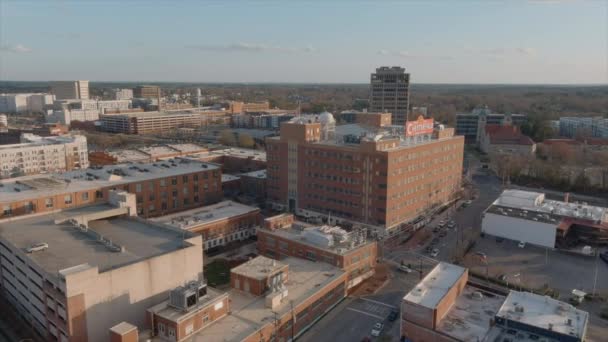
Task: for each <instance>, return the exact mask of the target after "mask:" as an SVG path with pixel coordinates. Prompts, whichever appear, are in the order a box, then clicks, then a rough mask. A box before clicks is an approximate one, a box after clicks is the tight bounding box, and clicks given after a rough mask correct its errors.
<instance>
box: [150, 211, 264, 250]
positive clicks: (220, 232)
mask: <svg viewBox="0 0 608 342" xmlns="http://www.w3.org/2000/svg"><path fill="white" fill-rule="evenodd" d="M154 221H157V222H161V223H163V224H165V225H168V226H171V227H175V228H178V229H184V230H187V231H189V232H192V233H196V234H200V235H202V236H203V243H204V248H205V251H208V250H212V249H214V248H217V247H220V246H225V245H227V244H229V243H231V242H236V241H243V240H246V239H248V238H250V237H252V236H255V235H256V229H257V228H258V227H259V225H260V221H261V215H260V208H256V207H250V206H248V205H244V204H241V203H237V202H233V201H222V202H219V203H216V204H212V205H209V206H206V207H202V208H196V209H192V210H188V211H182V212H179V213H177V214H173V215H167V216H161V217H158V218H156V219H154Z"/></svg>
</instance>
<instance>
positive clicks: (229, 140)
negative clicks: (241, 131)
mask: <svg viewBox="0 0 608 342" xmlns="http://www.w3.org/2000/svg"><path fill="white" fill-rule="evenodd" d="M218 141H219V142H220V144H222V145H228V146H236V138H235V137H234V132H232V131H231V130H229V129H226V130H223V131H222V132H221V133H220V137H219V139H218Z"/></svg>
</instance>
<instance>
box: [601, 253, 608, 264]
mask: <svg viewBox="0 0 608 342" xmlns="http://www.w3.org/2000/svg"><path fill="white" fill-rule="evenodd" d="M600 259H602V260H603V261H604V262H605V263H608V252H603V253H600Z"/></svg>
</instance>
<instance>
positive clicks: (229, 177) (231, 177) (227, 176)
mask: <svg viewBox="0 0 608 342" xmlns="http://www.w3.org/2000/svg"><path fill="white" fill-rule="evenodd" d="M239 179H241V177H239V176H235V175H231V174H228V173H222V183H226V182H232V181H235V180H239Z"/></svg>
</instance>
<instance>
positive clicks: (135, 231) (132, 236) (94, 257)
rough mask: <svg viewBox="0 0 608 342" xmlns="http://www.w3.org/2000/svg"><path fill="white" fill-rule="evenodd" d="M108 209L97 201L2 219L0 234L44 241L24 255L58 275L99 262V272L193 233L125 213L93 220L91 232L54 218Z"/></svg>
mask: <svg viewBox="0 0 608 342" xmlns="http://www.w3.org/2000/svg"><path fill="white" fill-rule="evenodd" d="M112 210H116V208H115V207H114V206H111V205H108V204H99V205H93V206H87V207H79V208H74V209H69V210H64V211H61V212H58V213H53V214H47V215H37V216H30V217H27V216H25V217H23V218H21V219H19V218H18V219H12V220H10V219H9V220H4V221H0V238H2V239H4V240H6V241H7V242H9V243H10V244H11V245H13V246H14V247H16V248H18V249H22V250H25V249H26V248H28V247H30V246H32V245H33V244H35V243H40V242H46V243H47V244H48V245H49V248H48V249H46V250H43V251H40V252H35V253H32V254H28V257H29V258H30V259H31V260H32V261H33V262H34V263H36V264H37V265H39V266H40V267H41V268H42V269H43V270H45V271H46V272H47V273H49V274H50V275H56V274H57V273H58V272H59V271H61V270H64V269H67V268H71V267H74V266H79V265H82V264H88V265H91V266H97V267H99V271H100V272H103V271H105V270H109V269H113V268H118V267H121V266H124V265H128V264H131V263H134V262H138V261H140V260H145V259H148V258H151V257H154V256H157V255H162V254H165V253H169V252H172V251H175V250H178V249H181V248H183V247H185V246H188V245H189V244H184V241H183V239H184V238H190V237H193V236H195V235H194V234H191V233H187V234H186V235H184V233H181V232H179V231H177V230H171V229H168V228H163V227H161V226H159V225H156V224H153V223H151V222H146V221H141V220H136V219H128V218H110V219H101V220H97V221H91V222H89V224H88V227H89V230H92V231H93V232H83V231H81V230H80V229H78V228H76V227H75V226H74V225H73V224H71V223H69V222H64V223H57V224H56V223H55V220H56V219H62V218H66V217H82V216H84V215H90V214H94V215H99V214H100V213H101V212H103V211H112ZM99 235H101V236H103V237H104V239H107V240H110V241H112V243H113V244H114V245H116V246H123V247H124V251H122V252H117V251H115V250H112V249H110V248H108V247H106V246H105V245H104V244H102V243H100V242H99V241H98V237H99Z"/></svg>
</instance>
